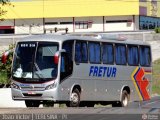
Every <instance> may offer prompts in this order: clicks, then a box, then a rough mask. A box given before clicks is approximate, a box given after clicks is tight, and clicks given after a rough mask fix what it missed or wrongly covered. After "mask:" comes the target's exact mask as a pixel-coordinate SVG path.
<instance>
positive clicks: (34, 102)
mask: <svg viewBox="0 0 160 120" xmlns="http://www.w3.org/2000/svg"><path fill="white" fill-rule="evenodd" d="M25 104H26V107H39V105H40V101H37V100H25Z"/></svg>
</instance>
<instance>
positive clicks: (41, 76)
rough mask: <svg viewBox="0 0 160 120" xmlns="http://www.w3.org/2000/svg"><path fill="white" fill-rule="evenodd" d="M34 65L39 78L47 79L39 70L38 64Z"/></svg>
mask: <svg viewBox="0 0 160 120" xmlns="http://www.w3.org/2000/svg"><path fill="white" fill-rule="evenodd" d="M34 65H35V67H36V69H37V70H38V73H36V72H35V73H36V75H37V76H38V77H39V78H42V79H45V78H44V76H43V74H42V72H41V70H40V69H39V66H38V65H37V63H36V62H35V63H34Z"/></svg>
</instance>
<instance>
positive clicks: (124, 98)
mask: <svg viewBox="0 0 160 120" xmlns="http://www.w3.org/2000/svg"><path fill="white" fill-rule="evenodd" d="M128 103H129V94H128V92H127V91H126V90H123V92H122V98H121V106H122V107H127V106H128Z"/></svg>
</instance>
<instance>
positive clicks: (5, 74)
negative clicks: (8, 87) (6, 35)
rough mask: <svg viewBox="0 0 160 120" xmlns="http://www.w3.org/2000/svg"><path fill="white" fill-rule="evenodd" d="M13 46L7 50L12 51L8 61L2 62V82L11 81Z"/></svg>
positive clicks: (0, 68) (0, 65) (0, 72)
mask: <svg viewBox="0 0 160 120" xmlns="http://www.w3.org/2000/svg"><path fill="white" fill-rule="evenodd" d="M13 48H14V45H9V49H8V50H6V51H10V53H9V55H8V57H7V62H6V63H5V64H3V63H1V62H0V77H1V78H0V83H1V84H9V83H10V80H9V79H10V77H11V65H12V59H13Z"/></svg>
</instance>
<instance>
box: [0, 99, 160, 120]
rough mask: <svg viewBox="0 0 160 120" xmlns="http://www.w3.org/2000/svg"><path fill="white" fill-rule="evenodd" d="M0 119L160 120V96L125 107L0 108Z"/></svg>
mask: <svg viewBox="0 0 160 120" xmlns="http://www.w3.org/2000/svg"><path fill="white" fill-rule="evenodd" d="M0 120H160V96H157V97H153V98H152V99H151V100H150V101H146V102H141V103H139V102H133V103H130V105H129V106H128V107H126V108H121V107H117V108H114V107H109V106H107V107H94V108H93V107H91V108H87V107H84V108H53V107H44V108H0Z"/></svg>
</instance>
